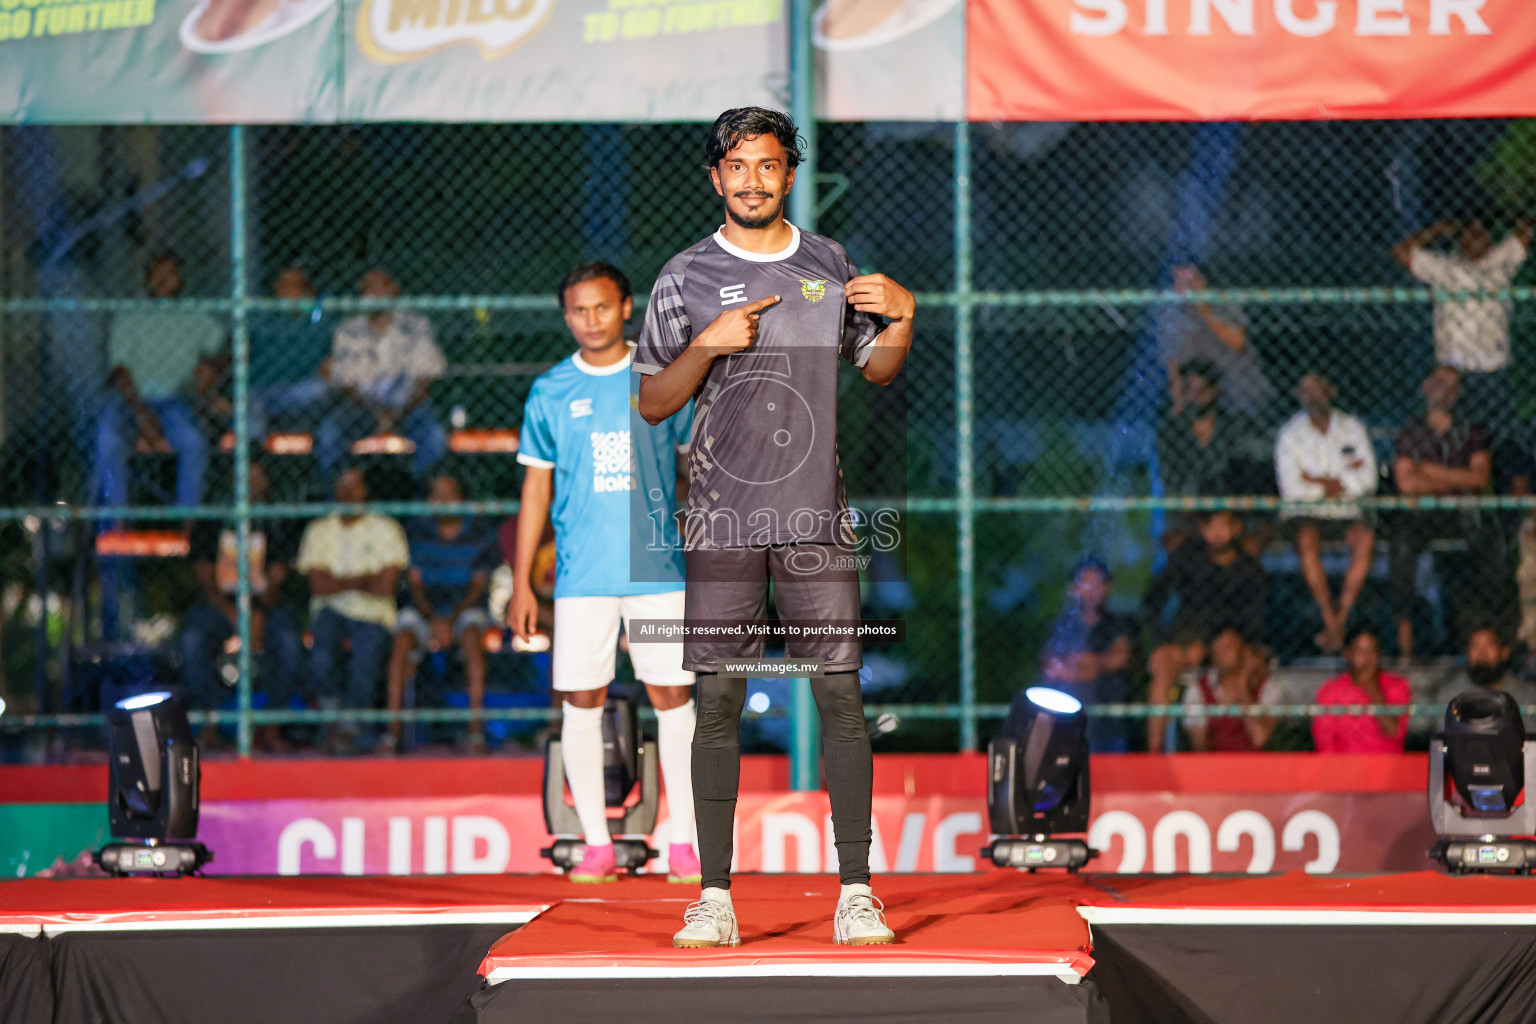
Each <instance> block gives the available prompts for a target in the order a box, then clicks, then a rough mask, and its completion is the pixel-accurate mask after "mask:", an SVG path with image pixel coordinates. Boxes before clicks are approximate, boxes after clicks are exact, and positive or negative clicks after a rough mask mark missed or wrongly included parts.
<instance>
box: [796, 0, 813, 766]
mask: <svg viewBox="0 0 1536 1024" xmlns="http://www.w3.org/2000/svg"><path fill="white" fill-rule="evenodd" d="M811 6H812V0H792V2H791V3H790V5H789V89H790V100H789V102H790V116H791V117H793V118H794V119H795V125H796V127H798V128H799V129H800V137H801V138H802V139H804V140H805V153H804V157H803V159H802V160H801V161H800V166H799V167H797V168H796V169H795V186H796V187H795V188H793V189H791V190H790V193H789V219H790V223H792V224H794V225H795V226H796V227H798V228H800V229H801V230H804V231H815V230H816V63H815V50H813V49H812V47H811ZM789 692H790V699H789V716H790V717H789V728H790V744H789V773H790V784H791V785H792V786H793V787H794V788H795V789H797V790H802V791H803V790H812V789H816V788H818V787H819V786H820V785H821V779H820V776H821V772H820V771H818V765H817V760H818V757H817V754H818V752H817V750H816V747H817V743H816V740H817V730H816V724H815V715H816V707H815V702H814V701H812V700H811V681H810V680H809V679H795V680H793V681H791V683H790V691H789Z"/></svg>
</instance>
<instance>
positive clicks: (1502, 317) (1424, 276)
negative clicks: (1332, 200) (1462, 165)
mask: <svg viewBox="0 0 1536 1024" xmlns="http://www.w3.org/2000/svg"><path fill="white" fill-rule="evenodd" d="M1533 234H1536V226H1533V225H1532V223H1531V222H1530V221H1529V220H1525V219H1521V220H1520V221H1519V223H1517V224H1516V225H1515V230H1514V231H1512V232H1511V233H1510V234H1509V235H1508V236H1506V237H1505V239H1504V240H1503V241H1502V242H1500V243H1498V244H1497V245H1495V244H1494V242H1493V236H1492V235H1491V234H1490V233H1489V232H1488V228H1487V227H1486V226H1485V225H1484V224H1483V221H1482V220H1481V219H1480V218H1478V217H1470V218H1468V219H1466V220H1461V221H1458V220H1442V221H1440V222H1438V223H1436V224H1431V225H1430V226H1429V227H1427V228H1425V229H1424V230H1423V231H1420V232H1419V233H1418V234H1416V235H1414V236H1413V237H1411V238H1406V239H1404V240H1403V241H1401V242H1399V243H1398V244H1397V245H1396V246H1394V247H1393V249H1392V255H1393V256H1395V257H1396V258H1397V261H1398V262H1399V263H1401V264H1402V265H1403V266H1404V267H1406V268H1407V269H1408V272H1409V273H1410V274H1412V275H1413V276H1414V277H1416V278H1418V279H1419V280H1420V281H1423V282H1424V283H1425V284H1427V285H1429V286H1430V287H1432V288H1437V289H1443V290H1447V291H1474V292H1475V291H1479V290H1481V291H1497V290H1498V289H1501V288H1508V287H1509V285H1510V282H1511V281H1513V280H1514V278H1515V274H1516V273H1517V272H1518V271H1519V269H1520V265H1521V264H1522V263H1524V262H1525V256H1526V253H1527V251H1528V250H1529V249H1530V245H1531V238H1532V235H1533ZM1452 236H1454V237H1455V239H1456V246H1455V248H1454V249H1452V250H1451V251H1449V252H1437V251H1435V250H1434V249H1431V248H1430V246H1431V245H1433V244H1434V243H1435V242H1437V241H1439V240H1441V239H1444V238H1450V237H1452ZM1510 305H1511V303H1510V301H1509V299H1507V298H1505V299H1500V298H1455V299H1453V298H1437V299H1436V300H1435V362H1436V364H1438V365H1443V366H1454V367H1456V369H1458V370H1460V371H1461V375H1462V376H1461V405H1462V414H1463V415H1464V416H1466V417H1467V418H1468V419H1469V420H1471V421H1473V422H1475V423H1481V424H1483V425H1484V426H1485V427H1487V428H1488V429H1489V430H1491V431H1493V432H1494V433H1495V434H1503V433H1505V432H1507V431H1508V430H1509V429H1510V427H1511V426H1513V424H1514V420H1515V407H1514V397H1513V395H1512V393H1511V390H1510V382H1509V313H1510Z"/></svg>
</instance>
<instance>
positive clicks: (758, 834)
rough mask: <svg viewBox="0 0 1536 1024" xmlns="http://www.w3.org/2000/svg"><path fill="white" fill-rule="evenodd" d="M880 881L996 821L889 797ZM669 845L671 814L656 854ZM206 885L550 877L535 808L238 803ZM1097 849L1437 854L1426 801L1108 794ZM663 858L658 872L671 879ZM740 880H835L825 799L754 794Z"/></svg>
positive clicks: (1131, 853) (508, 802)
mask: <svg viewBox="0 0 1536 1024" xmlns="http://www.w3.org/2000/svg"><path fill="white" fill-rule="evenodd" d="M874 811H875V830H874V831H875V836H874V847H873V849H872V850H871V854H870V860H871V866H872V867H873V868H874V869H875V871H877V872H882V873H884V872H930V871H932V872H967V871H975V870H978V869H981V868H983V867H984V866H985V862H984V861H983V860H982V859H981V858H980V857H979V856H978V851H979V850H980V848H981V846H982V845H983V844H985V843H986V842H987V840H988V838H989V836H988V834H987V831H986V820H987V819H986V808H985V806H984V805H983V803H982V801H981V800H980V799H979V798H974V797H949V796H928V797H921V796H919V797H904V796H900V795H877V796H876V797H875V801H874ZM671 835H672V825H671V823H670V822H669V821H668V820H667V816H666V809H665V806H663V809H662V814H661V820H660V824H659V826H658V828H657V831H656V834H655V835H654V836H653V837H652V845H653V846H655V847H656V848H657V849H659V850H662V851H663V853H664V852H665V850H666V846H667V843H668V842H669V841H670V838H671ZM199 837H200V838H201V839H202V840H203V842H205V843H207V844H208V846H209V847H210V848H211V849H213V850H214V852H215V854H216V856H217V859H216V860H215V861H214V862H213V864H212V865H211V866H210V868H209V873H210V874H277V875H300V874H305V875H308V874H346V875H381V874H392V875H408V874H426V875H434V874H499V873H502V872H516V873H529V872H544V871H549V870H551V868H550V865H549V862H548V861H546V860H544V859H543V858H541V857H540V856H539V849H540V847H543V846H547V845H548V844H549V839H550V837H549V835H548V834H547V833H546V832H545V831H544V818H543V812H542V809H541V807H540V803H539V798H538V797H537V796H532V795H513V796H487V797H452V798H434V797H412V798H394V799H355V800H348V799H314V800H240V801H219V802H210V803H206V804H204V805H203V811H202V827H201V829H200V836H199ZM1088 839H1089V842H1090V843H1091V845H1093V846H1094V847H1095V848H1096V849H1099V850H1100V851H1102V855H1101V857H1100V858H1099V860H1097V861H1096V862H1094V864H1093V865H1092V867H1093V870H1096V871H1104V872H1124V873H1139V872H1155V873H1171V872H1194V873H1203V872H1213V871H1214V872H1251V873H1264V872H1269V871H1292V870H1302V871H1307V872H1310V873H1313V874H1327V873H1329V872H1335V871H1340V872H1379V871H1411V870H1417V869H1420V868H1423V867H1424V866H1425V864H1426V860H1425V852H1426V851H1427V850H1428V849H1429V846H1430V844H1431V843H1432V842H1433V839H1434V837H1433V835H1432V833H1431V832H1430V829H1429V823H1428V813H1427V810H1426V808H1425V801H1424V796H1423V794H1422V793H1408V792H1393V793H1257V794H1249V795H1242V794H1224V793H1178V794H1175V793H1158V792H1127V793H1115V794H1107V795H1105V796H1102V797H1101V798H1099V799H1096V800H1095V801H1094V815H1093V818H1092V821H1091V824H1090V831H1089V835H1088ZM665 867H666V864H665V861H664V860H662V861H660V862H653V869H655V870H665ZM736 867H737V870H740V871H763V872H823V871H836V870H837V861H836V851H835V850H834V848H833V845H832V829H831V822H830V818H829V814H828V809H827V798H826V795H825V794H824V793H748V794H743V796H742V798H741V803H740V805H739V809H738V822H737V843H736Z"/></svg>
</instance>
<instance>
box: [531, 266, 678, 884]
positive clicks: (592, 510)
mask: <svg viewBox="0 0 1536 1024" xmlns="http://www.w3.org/2000/svg"><path fill="white" fill-rule="evenodd" d="M558 294H559V297H560V303H561V307H562V308H563V310H564V312H565V323H566V326H567V327H569V328H570V331H571V335H572V336H573V337H574V338H575V339H576V344H577V346H578V349H577V351H576V352H575V353H574V354H573V355H572V356H571V357H570V358H569V359H565V360H563V361H561V362H560V363H558V364H556V365H555V366H554V367H553V368H552V369H550V370H548V371H547V372H545V373H543V374H541V375H540V376H539V378H538V380H536V381H534V383H533V390H532V391H531V392H530V393H529V395H528V403H527V405H526V406H525V407H524V409H523V432H522V438H521V441H520V444H519V449H518V455H517V461H518V462H521V463H522V464H523V465H524V466H525V467H526V473H525V475H524V477H523V492H522V508H521V510H520V511H519V513H518V518H517V552H516V555H515V556H514V565H513V567H512V571H513V580H514V582H513V588H514V589H513V591H512V603H511V607H510V609H509V612H508V618H509V621H510V622H511V625H512V629H513V631H514V632H515V633H516V634H517V635H518V636H519V637H523V638H525V639H526V638H527V637H528V636H529V635H531V634H532V633H534V632H535V631H536V630H537V620H538V599H537V596H536V595H535V593H534V588H533V579H532V575H533V562H534V555H535V553H536V551H537V550H538V547H539V539H540V536H541V535H542V534H543V532H544V523H545V521H546V519H547V518H548V516H549V515H550V512H551V508H553V514H554V523H555V636H554V686H555V689H556V690H558V691H560V692H561V693H563V694H564V702H563V703H562V705H561V709H562V721H561V729H560V740H561V748H562V753H563V756H564V760H565V776H566V781H567V782H568V783H569V784H570V787H571V798H572V800H573V802H574V803H575V805H576V814H577V816H578V817H579V818H580V819H581V827H582V831H583V832H585V833H586V852H585V854H584V856H583V857H582V861H581V863H580V864H579V865H578V866H577V867H576V868H575V869H574V870H572V871H571V880H572V881H575V882H611V881H614V880H616V879H617V877H618V872H617V869H616V867H615V862H614V854H613V842H612V840H611V839H610V837H609V832H608V817H607V812H606V805H605V800H604V793H603V725H602V722H603V701H604V700H605V699H606V698H607V695H608V684H609V683H610V682H612V681H613V674H614V661H615V654H614V650H615V647H616V646H617V644H618V639H619V622H620V620H621V619H622V620H623V621H624V623H625V624H626V629H628V623H629V622H631V621H632V620H634V619H676V620H681V619H682V618H683V558H682V547H681V543H680V538H677V537H676V536H675V533H676V524H675V523H674V521H673V519H672V512H673V510H674V509H675V508H676V504H677V502H676V497H677V453H678V452H683V451H686V450H687V448H688V437H689V432H690V431H691V430H692V428H693V410H692V407H691V406H688V407H685V408H683V409H681V410H680V411H679V412H678V413H677V414H676V415H675V416H672V417H670V418H669V419H666V420H664V421H662V422H661V423H659V424H657V425H656V426H649V425H647V424H646V423H645V422H643V421H642V420H640V419H639V417H638V416H635V417H633V418H632V417H631V411H630V410H631V398H630V386H631V380H630V378H631V377H632V376H633V375H632V374H631V373H630V346H629V344H628V343H627V342H626V341H625V340H624V323H625V321H627V320H628V319H629V315H630V313H631V311H632V310H633V308H634V300H633V297H632V295H631V293H630V288H629V281H628V279H627V278H625V276H624V274H623V272H622V271H620V270H619V269H618V268H617V267H613V266H610V265H608V264H606V263H583V264H580V265H579V266H576V267H573V268H572V269H571V270H570V271H568V272H567V273H566V275H565V277H564V278H563V279H562V280H561V282H560V287H559V290H558ZM632 502H633V503H635V507H634V508H633V509H632ZM632 523H633V524H634V528H635V529H638V530H642V531H643V533H644V536H643V538H639V537H638V535H637V538H638V539H641V540H642V541H643V542H642V543H639V544H635V545H632V544H631V535H632V527H631V524H632ZM658 524H660V525H661V529H660V531H659V532H660V536H655V534H656V533H657V529H656V528H657V526H658ZM658 540H659V541H660V543H657V541H658ZM629 655H630V659H631V661H633V663H634V667H635V675H636V677H637V678H639V680H640V681H641V682H643V683H644V684H645V689H646V692H647V693H648V694H649V695H650V698H651V703H652V704H653V705H654V706H655V708H656V731H657V747H658V753H659V755H660V761H661V774H662V779H663V780H664V782H665V784H666V789H667V801H668V806H669V814H670V818H671V822H672V837H671V838H672V843H671V845H670V847H669V848H668V851H667V862H668V878H669V879H670V880H671V881H674V882H698V881H699V879H700V871H699V859H698V855H697V854H696V853H695V852H694V849H693V843H692V834H693V782H692V778H691V772H692V754H691V748H692V745H693V725H694V710H693V695H692V692H691V690H690V687H692V685H693V673H692V672H689V671H687V670H685V669H684V668H683V645H682V643H681V642H679V643H636V644H631V645H630V647H629Z"/></svg>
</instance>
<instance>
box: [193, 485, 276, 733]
mask: <svg viewBox="0 0 1536 1024" xmlns="http://www.w3.org/2000/svg"><path fill="white" fill-rule="evenodd" d="M250 490H251V501H253V502H258V503H259V502H262V501H264V500H266V496H267V470H266V467H265V466H264V465H262V463H260V462H258V461H255V460H252V462H251V469H250ZM296 525H297V524H295V523H294V521H293V520H291V519H273V520H256V521H254V522H252V523H251V531H250V537H249V542H250V547H249V555H248V557H249V565H250V580H251V597H252V599H253V600H252V607H251V654H252V655H253V657H254V658H255V659H256V662H255V663H256V666H257V671H258V677H257V682H258V684H259V686H260V690H261V692H262V693H264V694H265V695H266V697H267V705H268V706H269V707H271V708H273V709H282V708H285V707H287V705H288V701H289V699H290V698H291V697H292V696H293V695H294V694H295V693H296V692H297V683H298V677H299V672H300V668H301V664H300V663H301V660H302V658H303V652H304V644H303V642H302V641H301V640H300V638H299V632H300V631H299V622H298V617H297V616H295V615H294V613H293V610H292V609H291V608H289V607H288V606H287V605H285V604H284V603H283V599H282V588H283V583H284V581H285V580H287V578H288V567H289V565H291V564H292V563H293V560H294V556H295V555H297V553H298V545H297V543H296V540H297V537H296V536H295V534H296V530H295V529H294V527H295V526H296ZM191 539H192V550H191V557H192V568H193V571H194V572H195V573H196V575H197V583H198V587H199V589H200V591H201V593H200V600H199V601H198V603H197V604H195V605H193V606H192V608H191V609H190V610H189V611H188V612H187V614H186V615H185V617H183V619H182V622H181V633H180V636H179V637H178V641H177V647H178V649H179V652H180V655H181V674H182V679H183V680H184V681H185V682H186V684H187V688H188V689H189V690H191V692H192V699H193V700H194V702H196V704H197V705H198V706H199V707H205V708H217V707H219V706H220V705H221V704H222V703H223V702H224V700H225V698H226V697H227V696H228V695H229V693H228V688H227V687H225V686H224V685H223V684H222V682H221V681H220V679H219V665H218V660H219V655H220V654H221V653H223V652H225V651H227V650H228V649H229V644H230V642H231V640H232V639H233V638H234V636H235V629H236V627H237V625H238V623H239V615H238V611H237V609H236V607H235V595H236V593H237V592H238V590H239V582H240V565H239V533H238V529H237V527H236V526H235V524H234V523H232V522H220V521H219V520H217V519H199V520H198V521H197V522H196V523H195V524H194V525H193V527H192V538H191ZM257 738H258V741H259V742H261V743H262V745H264V746H266V747H268V748H271V749H277V748H280V747H282V746H284V743H283V742H282V739H281V737H280V736H279V733H278V729H277V727H276V726H275V725H267V726H263V727H262V729H261V731H260V733H259V734H258V737H257Z"/></svg>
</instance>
